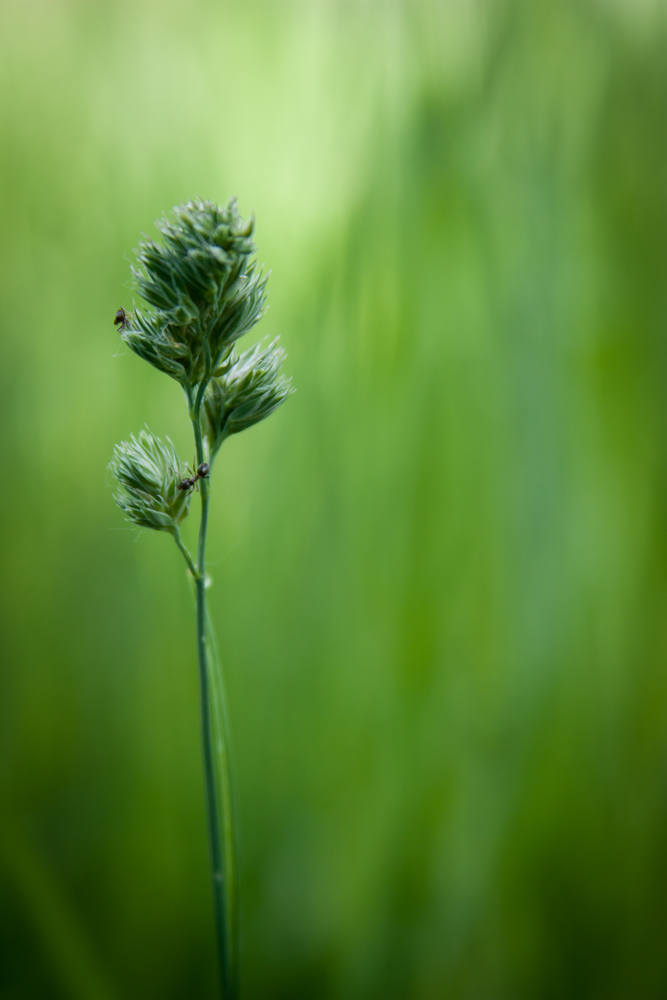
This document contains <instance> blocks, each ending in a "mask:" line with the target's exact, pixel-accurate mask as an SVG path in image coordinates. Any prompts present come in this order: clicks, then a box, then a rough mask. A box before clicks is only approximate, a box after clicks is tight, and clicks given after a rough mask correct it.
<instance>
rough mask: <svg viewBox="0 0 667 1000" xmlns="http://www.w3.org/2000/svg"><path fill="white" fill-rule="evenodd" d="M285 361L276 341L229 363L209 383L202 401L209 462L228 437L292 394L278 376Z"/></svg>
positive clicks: (270, 411)
mask: <svg viewBox="0 0 667 1000" xmlns="http://www.w3.org/2000/svg"><path fill="white" fill-rule="evenodd" d="M284 357H285V352H284V351H283V349H282V347H278V344H277V340H274V341H273V343H271V344H269V346H268V347H265V348H262V346H261V344H256V345H255V347H253V348H251V349H250V350H249V351H246V352H245V353H244V354H241V355H240V357H236V356H235V355H234V354H233V355H232V356H231V357H230V359H229V364H228V367H227V369H226V370H225V371H224V372H223V374H221V375H219V376H217V377H216V378H213V379H211V381H210V382H209V385H208V388H207V390H206V395H205V397H204V434H205V436H206V439H207V442H208V449H209V454H210V455H211V458H213V457H214V456H215V454H216V452H217V451H218V449H219V448H220V445H221V444H222V443H223V441H224V440H225V438H227V437H229V435H230V434H237V433H238V432H239V431H244V430H246V428H248V427H252V425H253V424H257V423H259V421H260V420H264V418H265V417H268V416H269V415H270V414H271V413H273V411H274V410H276V409H277V408H278V407H279V406H280V404H281V403H282V402H283V401H284V400H285V399H287V397H288V396H289V395H290V394H291V393H292V392H294V389H293V388H292V382H291V379H288V378H285V376H284V375H281V374H280V366H281V364H282V362H283V358H284Z"/></svg>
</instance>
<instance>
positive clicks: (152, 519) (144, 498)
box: [109, 429, 190, 532]
mask: <svg viewBox="0 0 667 1000" xmlns="http://www.w3.org/2000/svg"><path fill="white" fill-rule="evenodd" d="M109 468H110V469H111V471H112V472H113V474H114V476H115V477H116V478H117V480H118V482H119V484H120V489H119V490H117V492H116V493H114V500H115V501H116V503H117V504H118V506H119V507H120V508H121V510H124V511H125V513H126V514H127V517H128V520H129V521H133V522H134V524H137V525H139V526H140V527H141V528H154V529H155V530H156V531H171V532H173V531H174V530H175V529H176V528H177V527H178V525H179V524H180V523H181V521H182V520H183V518H184V517H185V516H186V515H187V513H188V508H189V505H190V495H189V493H188V491H187V490H179V488H178V484H179V483H180V482H181V480H182V479H183V478H184V477H185V475H186V469H185V466H184V465H183V464H182V463H181V462H180V460H179V458H178V455H177V454H176V449H175V448H174V446H173V444H172V443H171V441H170V440H169V439H168V438H167V439H166V441H161V440H160V438H157V437H155V436H154V435H153V434H151V432H150V431H149V430H148V429H146V430H143V431H140V432H139V435H138V436H137V437H135V436H134V435H132V436H131V437H130V440H129V441H122V442H121V443H120V444H117V445H116V446H115V447H114V451H113V458H112V459H111V461H110V463H109Z"/></svg>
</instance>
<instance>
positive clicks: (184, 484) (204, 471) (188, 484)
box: [177, 462, 210, 492]
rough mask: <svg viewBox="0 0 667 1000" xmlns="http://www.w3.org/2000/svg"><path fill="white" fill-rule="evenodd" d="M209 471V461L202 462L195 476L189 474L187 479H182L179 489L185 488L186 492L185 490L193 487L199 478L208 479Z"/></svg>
mask: <svg viewBox="0 0 667 1000" xmlns="http://www.w3.org/2000/svg"><path fill="white" fill-rule="evenodd" d="M209 471H210V470H209V466H208V462H202V463H201V465H198V466H197V471H196V472H195V474H194V475H193V476H188V477H187V478H186V479H181V481H180V483H179V484H178V487H177V489H179V490H183V492H185V490H191V489H193V487H194V485H195V483H196V482H197V480H198V479H208V474H209Z"/></svg>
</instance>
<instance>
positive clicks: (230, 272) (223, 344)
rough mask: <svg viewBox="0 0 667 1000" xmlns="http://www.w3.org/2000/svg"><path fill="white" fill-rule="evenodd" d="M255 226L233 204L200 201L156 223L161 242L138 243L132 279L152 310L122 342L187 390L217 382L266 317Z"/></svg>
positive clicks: (140, 313) (135, 317)
mask: <svg viewBox="0 0 667 1000" xmlns="http://www.w3.org/2000/svg"><path fill="white" fill-rule="evenodd" d="M253 226H254V222H253V220H252V219H249V220H247V221H246V220H244V219H242V218H241V216H240V215H239V213H238V210H237V207H236V199H235V198H232V199H230V201H228V202H227V204H226V205H225V207H224V208H223V207H221V206H219V205H216V204H214V203H213V202H211V201H200V200H199V199H195V200H193V201H189V202H187V204H185V205H180V206H177V207H176V208H174V210H173V212H172V216H171V218H163V219H161V220H159V221H158V222H157V223H156V227H157V229H158V231H159V232H160V235H161V237H162V239H161V240H159V241H155V240H145V241H143V242H141V243H140V244H139V247H138V250H137V252H136V254H137V263H136V266H134V267H133V268H132V273H133V276H134V279H135V282H136V285H137V289H138V291H139V294H140V295H141V297H142V298H143V299H144V301H145V302H146V303H147V304H148V306H149V308H148V309H137V310H136V311H135V312H134V314H132V315H129V316H128V320H127V322H126V324H125V325H124V329H123V331H122V333H121V336H122V337H123V339H124V340H125V342H126V343H127V344H128V346H129V347H130V348H131V349H132V350H133V351H134V352H135V353H136V354H138V355H139V356H140V357H142V358H144V360H146V361H148V362H150V364H152V365H154V366H155V367H156V368H158V369H159V370H160V371H163V372H165V373H166V374H167V375H171V377H172V378H175V379H177V381H179V382H180V383H181V384H182V385H183V386H184V387H186V388H189V389H192V388H193V387H194V386H196V385H198V384H199V383H201V382H202V381H203V380H205V379H207V378H210V377H211V376H212V375H214V374H215V373H216V371H217V370H218V369H219V367H220V365H221V364H222V363H223V362H224V360H225V358H226V357H227V355H228V354H229V352H230V350H231V347H232V345H233V344H234V342H235V341H236V340H238V338H239V337H242V336H243V334H244V333H247V332H248V330H250V329H252V327H253V326H254V325H255V323H257V321H258V320H259V319H260V318H261V316H262V314H263V313H264V310H265V300H266V281H267V276H266V275H263V274H262V272H261V270H260V269H259V268H258V267H257V263H256V261H255V260H254V258H253V254H254V252H255V245H254V243H253V242H252V239H251V237H252V231H253Z"/></svg>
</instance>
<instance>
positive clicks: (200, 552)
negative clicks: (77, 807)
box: [192, 383, 238, 1000]
mask: <svg viewBox="0 0 667 1000" xmlns="http://www.w3.org/2000/svg"><path fill="white" fill-rule="evenodd" d="M205 389H206V385H205V383H202V385H200V387H199V391H198V392H197V397H196V399H195V403H194V407H193V413H192V424H193V430H194V435H195V447H196V451H197V465H199V464H201V463H202V462H204V461H205V460H206V459H205V454H204V446H203V441H202V431H201V404H202V399H203V396H204V391H205ZM199 491H200V495H201V520H200V522H199V542H198V545H197V567H196V576H195V598H196V605H197V607H196V619H197V657H198V660H199V693H200V710H201V727H202V750H203V757H204V781H205V786H206V815H207V821H208V841H209V855H210V861H211V883H212V890H213V909H214V912H215V927H216V940H217V947H218V959H219V963H220V978H221V985H222V997H223V998H224V1000H236V998H237V997H238V949H237V940H236V919H235V912H234V910H235V907H236V903H235V900H236V891H235V887H236V870H235V850H234V846H233V836H234V819H233V816H232V815H231V814H230V813H231V797H230V796H229V795H225V794H224V789H225V788H229V787H231V780H230V774H229V756H228V753H226V752H225V753H224V754H223V755H222V760H221V766H222V775H221V776H222V788H223V803H222V805H223V815H222V819H223V829H224V848H223V840H222V836H221V834H222V831H221V825H220V819H221V815H220V814H221V809H220V802H219V799H218V790H217V785H216V767H215V742H214V734H213V727H212V725H211V722H212V705H211V690H210V668H209V663H208V650H207V627H206V625H207V611H206V531H207V528H208V506H209V482H208V479H200V480H199ZM226 744H227V734H226V733H224V745H225V749H226ZM230 839H231V840H232V843H231V844H230V843H229V841H230Z"/></svg>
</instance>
